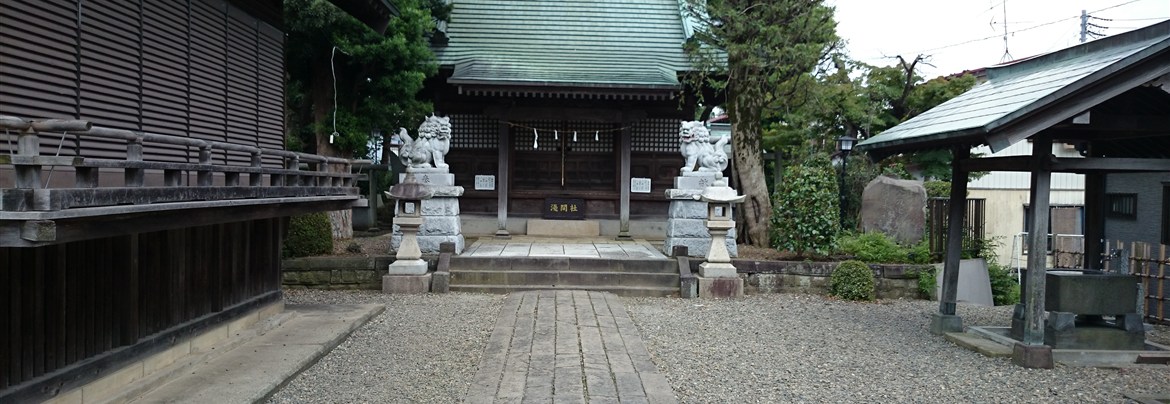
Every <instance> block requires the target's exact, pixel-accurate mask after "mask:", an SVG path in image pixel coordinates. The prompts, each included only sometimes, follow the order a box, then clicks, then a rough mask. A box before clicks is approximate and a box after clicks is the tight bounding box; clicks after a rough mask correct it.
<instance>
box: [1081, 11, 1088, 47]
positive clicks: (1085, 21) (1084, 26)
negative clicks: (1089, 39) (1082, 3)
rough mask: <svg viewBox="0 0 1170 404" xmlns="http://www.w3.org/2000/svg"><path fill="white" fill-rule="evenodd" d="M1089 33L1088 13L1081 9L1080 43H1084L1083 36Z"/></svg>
mask: <svg viewBox="0 0 1170 404" xmlns="http://www.w3.org/2000/svg"><path fill="white" fill-rule="evenodd" d="M1088 35H1089V13H1088V12H1086V11H1085V10H1084V9H1081V43H1085V37H1086V36H1088Z"/></svg>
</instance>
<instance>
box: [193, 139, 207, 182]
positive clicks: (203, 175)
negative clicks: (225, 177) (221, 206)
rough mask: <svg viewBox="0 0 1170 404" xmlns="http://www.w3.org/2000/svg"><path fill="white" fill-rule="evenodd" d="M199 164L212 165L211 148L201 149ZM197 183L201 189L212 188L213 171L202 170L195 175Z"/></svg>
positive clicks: (204, 147)
mask: <svg viewBox="0 0 1170 404" xmlns="http://www.w3.org/2000/svg"><path fill="white" fill-rule="evenodd" d="M199 164H200V165H211V146H203V147H200V148H199ZM195 181H196V183H197V184H198V185H199V186H201V187H210V186H211V170H210V169H206V168H205V169H201V170H199V173H197V174H195Z"/></svg>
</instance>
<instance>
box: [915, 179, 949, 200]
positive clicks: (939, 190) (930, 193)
mask: <svg viewBox="0 0 1170 404" xmlns="http://www.w3.org/2000/svg"><path fill="white" fill-rule="evenodd" d="M922 186H923V187H925V188H926V197H927V198H950V197H951V183H950V182H948V181H926V182H923V183H922Z"/></svg>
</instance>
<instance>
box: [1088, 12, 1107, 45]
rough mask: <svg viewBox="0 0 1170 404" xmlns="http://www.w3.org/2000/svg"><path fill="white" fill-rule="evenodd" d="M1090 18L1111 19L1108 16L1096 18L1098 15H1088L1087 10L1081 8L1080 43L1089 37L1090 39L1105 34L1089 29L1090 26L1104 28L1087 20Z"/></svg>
mask: <svg viewBox="0 0 1170 404" xmlns="http://www.w3.org/2000/svg"><path fill="white" fill-rule="evenodd" d="M1090 18H1092V19H1095V20H1102V21H1112V20H1110V19H1108V18H1098V17H1093V16H1090V15H1089V13H1088V12H1086V11H1085V10H1081V43H1085V41H1087V40H1089V39H1090V37H1091V38H1092V39H1097V38H1100V37H1103V36H1105V34H1102V33H1100V32H1093V31H1089V29H1090V28H1100V29H1105V28H1106V27H1103V26H1100V25H1097V24H1093V23H1091V22H1089V19H1090Z"/></svg>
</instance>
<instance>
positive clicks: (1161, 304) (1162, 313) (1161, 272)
mask: <svg viewBox="0 0 1170 404" xmlns="http://www.w3.org/2000/svg"><path fill="white" fill-rule="evenodd" d="M1160 251H1161V252H1160V253H1159V254H1158V294H1157V295H1156V296H1155V298H1154V301H1155V302H1157V304H1158V321H1166V289H1165V285H1166V246H1165V245H1162V248H1161V250H1160ZM1148 290H1149V289H1147V291H1148ZM1146 313H1147V314H1150V310H1146Z"/></svg>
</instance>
